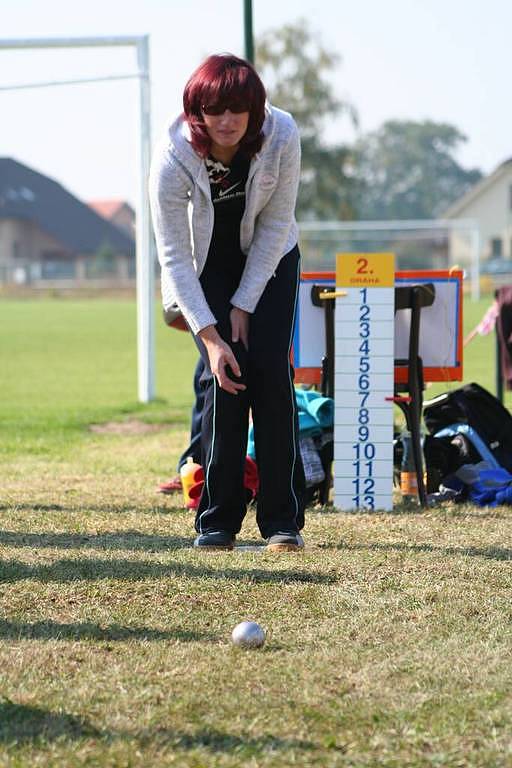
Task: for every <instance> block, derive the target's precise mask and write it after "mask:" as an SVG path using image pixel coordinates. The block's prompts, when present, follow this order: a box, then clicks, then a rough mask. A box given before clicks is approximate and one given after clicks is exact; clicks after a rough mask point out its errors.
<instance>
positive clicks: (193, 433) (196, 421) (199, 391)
mask: <svg viewBox="0 0 512 768" xmlns="http://www.w3.org/2000/svg"><path fill="white" fill-rule="evenodd" d="M203 371H204V362H203V358H202V357H200V358H199V360H198V361H197V364H196V369H195V371H194V395H195V400H194V405H193V406H192V418H191V422H190V443H189V445H188V448H186V449H185V450H184V451H183V453H182V454H181V456H180V459H179V461H178V467H177V469H178V472H179V471H180V469H181V467H182V466H183V465H184V464H185V463H186V461H187V459H188V457H189V456H192V458H193V459H194V462H195V463H196V464H200V463H201V422H202V420H203V403H204V392H203V388H202V386H201V377H202V375H203Z"/></svg>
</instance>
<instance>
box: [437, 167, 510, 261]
mask: <svg viewBox="0 0 512 768" xmlns="http://www.w3.org/2000/svg"><path fill="white" fill-rule="evenodd" d="M443 218H446V219H473V220H474V221H475V222H476V223H477V224H478V228H479V232H480V262H481V267H482V268H483V269H484V270H485V263H486V262H489V261H491V260H492V261H493V262H494V263H496V262H503V261H505V260H510V262H511V263H510V267H511V271H512V158H510V159H509V160H506V161H505V162H504V163H501V165H499V166H498V167H497V168H496V170H495V171H493V173H491V174H489V175H488V176H486V177H485V178H483V179H482V180H481V181H479V182H478V183H477V184H475V185H474V186H473V187H471V189H470V190H469V191H468V192H466V194H465V195H463V196H462V197H461V198H460V199H459V200H457V201H456V202H455V203H453V205H451V206H450V207H449V208H448V210H447V211H446V212H445V214H444V216H443ZM506 266H507V265H506V261H505V267H506Z"/></svg>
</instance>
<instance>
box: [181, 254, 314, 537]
mask: <svg viewBox="0 0 512 768" xmlns="http://www.w3.org/2000/svg"><path fill="white" fill-rule="evenodd" d="M299 262H300V255H299V250H298V248H297V247H295V248H293V249H292V250H291V251H290V252H289V253H288V254H286V255H285V256H284V257H283V258H282V259H281V261H280V263H279V266H278V268H277V270H276V273H275V276H274V277H272V278H271V279H270V280H269V282H268V284H267V286H266V288H265V291H264V292H263V295H262V297H261V299H260V301H259V302H258V305H257V307H256V310H255V312H254V313H253V314H252V315H251V317H250V323H249V349H248V351H247V350H246V349H245V347H244V346H243V344H242V343H241V342H238V343H236V344H233V343H232V342H231V324H230V319H229V313H230V311H231V309H232V306H231V304H230V297H231V296H232V295H233V293H234V291H235V290H236V288H237V287H238V284H239V281H240V275H241V272H240V271H238V272H237V271H236V270H235V271H234V272H233V274H232V276H231V279H226V273H220V272H219V270H215V269H211V270H208V268H207V267H205V270H204V272H203V274H202V275H201V285H202V288H203V291H204V293H205V296H206V300H207V301H208V304H209V305H210V307H211V309H212V311H213V313H214V314H215V317H216V318H217V330H218V332H219V333H220V335H221V336H222V338H223V339H224V340H225V341H226V342H228V343H229V344H230V346H231V347H232V349H233V352H234V353H235V355H236V358H237V360H238V363H239V365H240V369H241V371H242V379H241V380H242V381H243V382H244V383H245V384H246V386H247V389H246V390H245V391H244V392H240V393H239V394H238V395H232V394H229V393H227V392H225V391H224V390H222V389H220V388H219V386H218V384H217V381H216V379H215V378H214V377H213V376H212V373H211V370H210V366H209V362H208V355H207V353H206V349H205V348H204V346H203V344H202V343H201V341H200V340H199V339H198V338H197V337H196V342H197V344H198V347H199V350H200V352H201V355H202V357H203V361H204V363H205V370H204V373H203V377H202V381H201V384H202V387H203V389H204V411H203V421H202V437H201V454H202V465H203V467H204V469H205V485H204V490H203V494H202V496H201V500H200V503H199V508H198V510H197V515H196V530H197V531H198V532H200V533H204V532H205V531H208V530H219V529H221V530H226V531H229V532H231V533H233V534H236V533H238V532H239V531H240V528H241V525H242V520H243V518H244V515H245V512H246V496H245V491H244V487H243V473H244V465H245V455H246V451H247V429H248V415H249V409H252V415H253V421H254V437H255V445H256V462H257V464H258V470H259V475H260V490H259V494H258V502H257V510H256V520H257V523H258V526H259V529H260V532H261V534H262V536H263V537H264V538H267V537H268V536H270V535H271V534H272V533H274V532H276V531H279V530H283V531H285V530H286V531H289V530H292V531H299V530H300V529H301V528H303V526H304V489H305V481H304V469H303V466H302V459H301V456H300V451H299V443H298V419H297V411H296V406H295V395H294V390H293V369H292V367H291V364H290V359H289V352H290V345H291V337H292V331H293V324H294V319H295V304H296V298H297V290H298V280H299ZM207 266H208V265H207ZM241 266H242V267H243V264H242V265H241Z"/></svg>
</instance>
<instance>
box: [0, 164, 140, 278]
mask: <svg viewBox="0 0 512 768" xmlns="http://www.w3.org/2000/svg"><path fill="white" fill-rule="evenodd" d="M134 275H135V243H134V238H133V236H130V235H129V234H128V233H126V232H124V231H122V230H121V229H119V227H118V226H116V225H115V224H113V223H111V222H110V221H107V220H106V219H105V218H103V216H100V215H99V214H98V213H97V212H96V211H95V210H93V209H91V208H90V207H89V206H88V205H86V204H85V203H84V202H82V201H81V200H79V199H78V198H77V197H75V196H74V195H73V194H71V193H70V192H69V191H68V190H66V189H65V188H64V187H63V186H62V185H61V184H59V183H58V182H57V181H55V180H53V179H50V178H49V177H48V176H44V175H43V174H41V173H38V172H37V171H34V170H33V169H32V168H29V167H28V166H26V165H23V164H22V163H19V162H18V161H16V160H14V159H12V158H8V157H5V158H0V283H4V284H5V283H7V284H9V283H11V284H12V283H15V284H16V283H17V284H32V285H37V284H45V285H48V284H49V283H53V282H58V284H63V282H66V283H68V284H69V283H71V284H80V283H82V282H85V281H87V280H101V281H110V282H115V283H119V282H129V281H130V280H131V279H133V277H134Z"/></svg>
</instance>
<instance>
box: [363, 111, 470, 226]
mask: <svg viewBox="0 0 512 768" xmlns="http://www.w3.org/2000/svg"><path fill="white" fill-rule="evenodd" d="M465 141H466V137H465V136H464V135H463V134H462V133H461V132H460V131H459V130H458V129H457V128H455V127H454V126H453V125H449V124H447V123H435V122H432V121H430V120H425V121H423V122H413V121H400V120H390V121H388V122H386V123H384V125H383V126H382V127H381V128H380V129H379V130H377V131H374V132H372V133H369V134H367V135H366V136H364V137H363V138H362V139H361V140H360V141H359V142H358V144H357V147H356V149H357V154H358V162H357V176H358V178H359V181H360V186H359V192H360V197H359V201H358V203H357V209H358V218H360V219H423V218H428V219H430V218H435V217H436V216H439V215H440V214H442V213H443V211H444V210H446V208H448V206H449V205H450V204H451V203H453V202H454V201H455V200H457V199H458V198H459V197H461V196H462V195H463V194H464V193H465V192H466V191H467V190H468V189H469V188H470V187H471V186H472V185H473V184H475V183H476V182H477V181H478V180H479V179H481V177H482V174H481V172H480V171H479V170H477V169H472V170H466V169H465V168H462V166H461V165H459V163H458V162H457V160H456V159H455V156H454V155H455V153H456V151H457V149H458V148H459V146H460V145H461V144H462V143H463V142H465Z"/></svg>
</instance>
